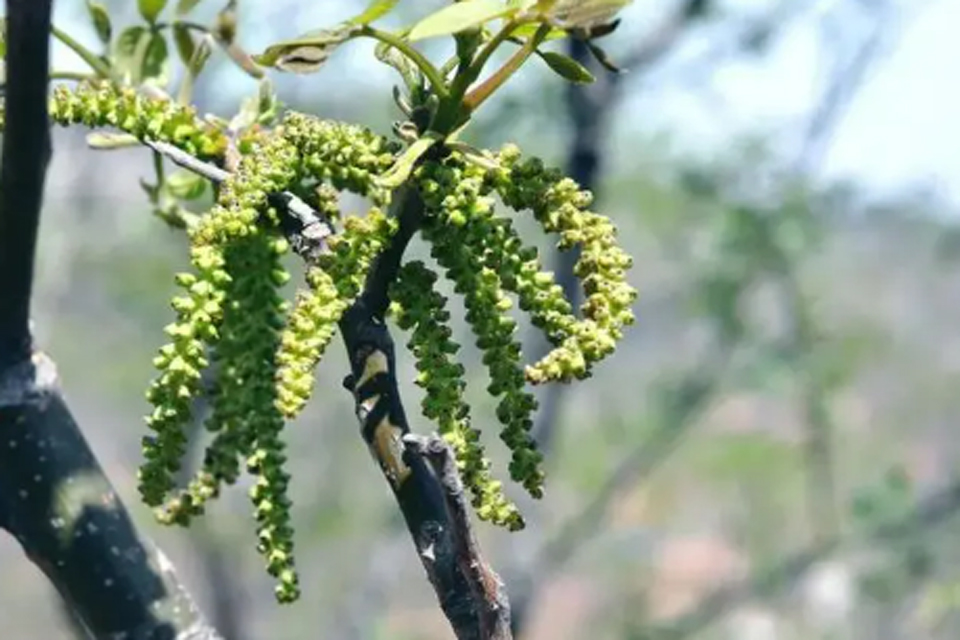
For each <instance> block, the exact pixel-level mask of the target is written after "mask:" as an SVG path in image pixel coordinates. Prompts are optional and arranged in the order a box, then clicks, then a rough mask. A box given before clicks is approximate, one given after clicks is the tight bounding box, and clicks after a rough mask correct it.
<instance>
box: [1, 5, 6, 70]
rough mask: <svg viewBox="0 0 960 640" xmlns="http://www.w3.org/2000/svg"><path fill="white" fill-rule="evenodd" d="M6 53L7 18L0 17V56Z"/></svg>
mask: <svg viewBox="0 0 960 640" xmlns="http://www.w3.org/2000/svg"><path fill="white" fill-rule="evenodd" d="M6 55H7V19H6V18H3V17H0V56H2V57H5V56H6ZM4 79H6V78H4Z"/></svg>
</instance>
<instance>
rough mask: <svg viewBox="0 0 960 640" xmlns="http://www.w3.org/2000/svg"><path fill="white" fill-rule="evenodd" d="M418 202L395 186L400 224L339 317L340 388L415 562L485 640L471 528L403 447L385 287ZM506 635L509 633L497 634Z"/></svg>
mask: <svg viewBox="0 0 960 640" xmlns="http://www.w3.org/2000/svg"><path fill="white" fill-rule="evenodd" d="M422 212H423V202H422V201H421V199H420V196H419V194H418V193H417V192H416V190H415V189H414V188H413V187H408V186H404V187H400V188H399V189H398V190H397V193H396V194H395V196H394V204H393V206H392V213H393V215H394V216H396V218H397V219H398V221H399V224H400V228H399V230H398V232H397V233H396V234H395V235H394V237H393V239H392V241H391V243H390V245H389V246H388V247H387V248H386V249H385V250H384V252H383V253H381V254H380V256H379V257H378V259H377V260H376V261H375V263H374V265H373V267H372V269H371V272H370V274H369V275H368V278H367V282H366V285H365V288H364V292H363V293H362V294H361V296H360V297H359V298H358V299H357V301H356V302H355V303H354V304H353V305H352V306H351V307H350V308H349V309H348V310H347V312H346V313H345V314H344V315H343V317H342V318H341V320H340V323H339V326H340V333H341V335H342V336H343V342H344V346H345V347H346V350H347V355H348V357H349V359H350V366H351V372H350V375H348V376H347V378H346V379H345V380H344V386H345V387H346V388H347V389H348V390H349V391H350V392H351V393H352V394H353V396H354V400H355V402H356V415H357V419H358V421H359V422H360V431H361V435H362V436H363V439H364V441H365V442H366V443H367V447H368V448H369V449H370V452H371V454H373V457H374V459H375V460H376V461H377V463H378V464H379V466H380V469H381V471H382V472H383V474H384V476H385V477H386V479H387V481H388V482H389V483H390V487H391V489H392V490H393V494H394V497H395V499H396V501H397V504H398V506H399V507H400V511H401V513H402V514H403V517H404V520H405V521H406V523H407V529H408V530H409V531H410V535H411V537H412V538H413V542H414V545H415V546H416V548H417V552H418V555H419V556H420V561H421V563H422V564H423V567H424V569H425V570H426V572H427V577H428V579H429V580H430V583H431V584H432V586H433V589H434V591H435V592H436V594H437V597H438V599H439V601H440V607H441V609H443V612H444V614H445V615H446V617H447V619H448V620H449V621H450V624H451V626H452V627H453V630H454V633H455V634H456V637H457V638H458V639H459V640H487V639H488V638H491V639H492V638H497V636H486V635H484V634H483V631H482V628H483V624H482V619H483V616H482V614H481V612H483V611H485V609H484V603H483V602H479V601H478V600H477V599H476V597H475V595H474V592H473V590H472V589H471V586H470V580H469V578H468V576H467V575H466V574H464V572H463V570H462V568H461V565H460V562H459V556H458V553H457V545H456V539H455V535H456V534H455V532H456V531H457V530H458V528H459V530H463V528H465V527H469V521H467V520H462V521H461V520H458V519H457V518H456V515H455V514H451V512H450V511H449V510H448V508H447V502H446V497H445V494H444V490H443V487H442V486H441V482H440V480H439V479H438V478H437V475H436V474H435V473H434V471H433V469H432V468H431V466H430V464H429V463H428V462H427V460H426V459H425V458H424V456H422V455H420V454H418V453H417V452H416V451H414V450H413V449H412V448H411V447H406V446H405V445H404V440H403V438H404V436H407V435H408V434H409V433H410V426H409V423H408V421H407V417H406V414H405V412H404V409H403V403H402V402H401V399H400V392H399V388H398V384H397V377H396V358H395V352H394V343H393V338H392V337H391V335H390V331H389V329H388V328H387V325H386V323H385V322H384V315H385V313H386V310H387V307H388V305H389V298H388V295H387V289H388V287H389V286H390V284H391V282H392V281H393V280H394V278H395V277H396V274H397V270H398V269H399V268H400V262H401V259H402V257H403V253H404V251H405V250H406V247H407V244H408V243H409V241H410V239H411V237H412V236H413V235H414V233H416V231H417V229H418V226H419V223H420V217H421V216H422ZM501 637H502V638H504V639H505V638H509V636H501Z"/></svg>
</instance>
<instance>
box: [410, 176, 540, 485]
mask: <svg viewBox="0 0 960 640" xmlns="http://www.w3.org/2000/svg"><path fill="white" fill-rule="evenodd" d="M416 179H417V180H418V181H419V185H420V190H421V194H422V197H423V200H424V205H425V207H424V208H425V213H426V216H425V219H424V223H423V235H424V238H425V239H426V240H427V241H428V242H430V243H431V245H432V247H431V254H432V255H433V257H434V258H435V259H436V260H437V262H438V263H439V264H440V266H441V267H443V268H444V269H445V270H446V274H447V277H448V278H450V279H451V280H452V281H453V282H454V284H455V287H454V290H455V291H456V292H457V293H460V294H462V295H463V296H464V302H465V305H466V308H467V315H466V319H467V322H468V323H469V324H470V326H471V328H472V329H473V332H474V334H475V335H476V337H477V347H478V348H479V349H480V350H481V351H482V352H483V363H484V365H485V366H486V367H487V370H488V372H489V375H490V380H491V382H490V385H489V386H488V387H487V391H488V392H489V393H490V394H491V395H493V396H495V397H498V396H499V397H501V399H500V402H499V404H498V406H497V419H498V420H499V421H500V422H501V424H503V427H504V428H503V430H502V431H501V433H500V438H501V440H503V441H504V442H505V443H506V445H507V446H508V447H509V448H510V450H511V452H512V457H511V461H510V476H511V477H512V478H513V479H514V480H515V481H516V482H519V483H522V484H523V486H524V488H526V490H527V491H528V492H529V493H530V495H532V496H534V497H537V498H539V497H541V496H542V495H543V478H544V474H543V470H542V469H541V462H542V460H543V456H542V454H541V453H540V452H539V451H537V449H536V443H535V442H534V440H533V438H532V437H531V435H530V430H531V429H532V427H533V419H532V414H533V412H534V411H535V410H536V408H537V402H536V400H535V399H534V397H533V396H532V395H531V394H530V393H528V392H526V391H525V390H524V386H525V384H524V383H525V380H524V376H523V367H522V364H521V360H520V355H521V354H520V345H519V343H518V342H517V341H516V340H515V339H514V337H513V334H514V333H515V332H516V330H517V323H516V321H515V320H514V319H513V318H511V317H510V315H509V314H508V313H507V312H508V311H509V309H510V306H511V304H510V300H509V298H507V297H506V295H504V292H503V290H502V287H501V282H500V277H499V276H498V275H497V273H496V272H495V271H493V270H492V269H489V268H487V267H486V266H485V265H484V264H483V256H482V255H477V254H476V253H474V252H472V251H471V249H470V248H471V247H472V246H475V245H476V242H477V241H476V238H480V237H482V236H483V235H484V234H485V233H486V232H487V226H488V223H489V218H490V216H491V212H492V202H491V200H490V199H489V198H485V197H483V196H482V195H481V190H482V188H483V177H482V176H479V175H473V174H472V173H471V172H469V171H465V170H464V168H463V167H462V165H461V164H460V163H458V162H456V161H455V160H454V159H450V160H449V161H448V162H446V163H443V164H440V163H436V162H427V163H425V164H424V165H423V166H422V167H421V169H420V170H419V171H418V173H417V176H416Z"/></svg>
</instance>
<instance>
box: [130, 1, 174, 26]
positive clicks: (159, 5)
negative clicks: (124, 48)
mask: <svg viewBox="0 0 960 640" xmlns="http://www.w3.org/2000/svg"><path fill="white" fill-rule="evenodd" d="M137 6H138V7H139V8H140V15H142V16H143V19H144V20H146V21H147V22H149V23H150V24H153V23H154V22H156V21H157V16H159V15H160V12H161V11H163V8H164V7H165V6H167V0H137Z"/></svg>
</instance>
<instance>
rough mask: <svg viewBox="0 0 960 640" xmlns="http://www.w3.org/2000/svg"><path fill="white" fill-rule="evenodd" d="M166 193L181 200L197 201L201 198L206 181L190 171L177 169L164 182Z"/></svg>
mask: <svg viewBox="0 0 960 640" xmlns="http://www.w3.org/2000/svg"><path fill="white" fill-rule="evenodd" d="M164 184H165V186H166V188H167V192H168V193H169V194H170V195H172V196H173V197H175V198H179V199H181V200H198V199H200V198H202V197H203V193H204V191H205V190H206V187H207V181H206V180H205V179H203V178H201V177H200V176H198V175H197V174H195V173H193V172H192V171H187V170H186V169H178V170H177V171H174V172H173V173H171V174H170V175H169V176H167V179H166V180H165V181H164Z"/></svg>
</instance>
